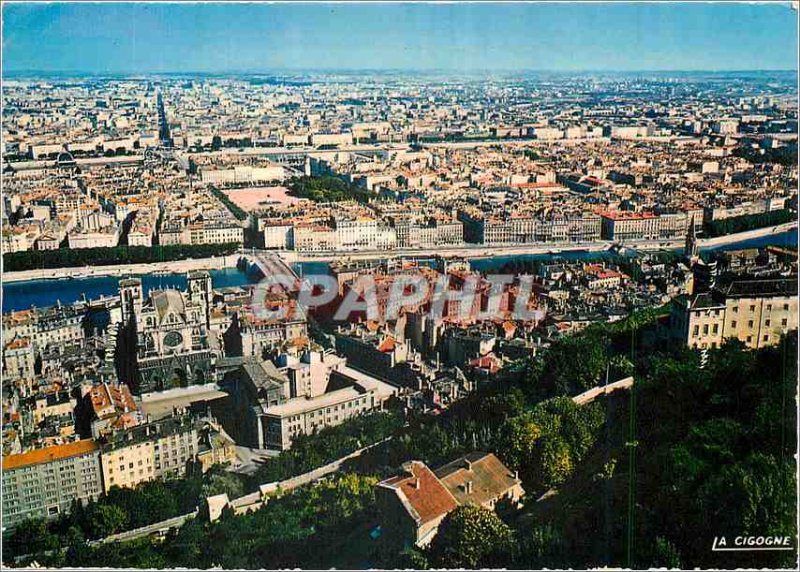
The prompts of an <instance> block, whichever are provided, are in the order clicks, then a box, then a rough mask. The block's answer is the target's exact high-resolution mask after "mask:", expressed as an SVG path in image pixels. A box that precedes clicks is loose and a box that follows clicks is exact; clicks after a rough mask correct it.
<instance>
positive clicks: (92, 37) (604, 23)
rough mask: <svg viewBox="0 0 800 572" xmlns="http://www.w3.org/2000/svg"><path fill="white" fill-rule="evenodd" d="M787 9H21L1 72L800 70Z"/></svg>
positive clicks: (7, 38)
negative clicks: (581, 32) (586, 30)
mask: <svg viewBox="0 0 800 572" xmlns="http://www.w3.org/2000/svg"><path fill="white" fill-rule="evenodd" d="M90 11H91V13H90ZM787 11H788V12H789V13H791V8H790V4H789V3H776V4H775V5H764V4H743V3H716V4H712V3H685V2H684V3H672V4H661V5H659V4H655V3H627V2H625V3H616V4H615V3H611V2H608V3H596V2H595V3H584V4H560V3H532V4H523V3H510V4H502V5H498V4H493V5H489V4H483V3H479V4H457V3H456V4H444V5H434V4H372V5H358V6H356V5H353V4H316V3H314V4H302V5H291V4H282V3H281V4H269V5H257V4H237V5H220V4H213V3H211V4H192V5H179V4H154V5H144V4H136V3H125V4H119V5H112V4H91V5H89V4H48V5H33V4H29V3H15V4H7V5H6V6H4V7H3V20H4V34H3V70H4V74H5V75H15V74H24V73H37V72H38V73H43V74H46V73H83V72H87V71H90V70H91V72H92V73H93V74H95V75H103V74H170V73H200V74H203V73H205V74H224V73H268V72H282V71H287V72H291V71H317V70H320V71H321V70H326V71H331V72H339V73H343V72H359V71H376V70H385V71H408V72H410V71H418V72H426V73H432V72H449V73H469V74H474V73H483V72H488V71H491V72H495V73H499V74H502V73H509V72H519V71H528V72H534V71H538V72H563V73H580V72H605V73H611V72H623V73H625V72H627V73H633V72H671V71H688V72H735V71H796V69H797V63H796V59H795V54H796V50H797V27H796V19H795V18H787V17H786V15H787ZM90 14H91V15H90ZM643 22H646V24H645V25H643ZM87 23H90V25H87ZM588 27H590V28H589V29H590V31H591V33H584V34H576V33H575V31H576V30H585V29H587V28H588ZM709 31H711V33H709ZM65 37H69V38H70V40H69V42H67V43H65V42H64V38H65ZM309 38H315V40H314V41H313V42H312V41H309ZM765 47H768V48H769V49H765ZM634 56H635V57H634Z"/></svg>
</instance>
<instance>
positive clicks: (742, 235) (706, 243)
mask: <svg viewBox="0 0 800 572" xmlns="http://www.w3.org/2000/svg"><path fill="white" fill-rule="evenodd" d="M796 228H797V221H796V220H795V221H792V222H787V223H783V224H779V225H776V226H769V227H766V228H756V229H753V230H747V231H745V232H737V233H736V234H726V235H724V236H716V237H714V238H701V239H699V240H698V241H697V245H698V246H699V247H700V248H717V247H720V246H725V245H728V244H735V243H737V242H742V241H744V240H750V239H752V238H763V237H766V236H770V235H773V234H782V233H784V232H788V231H790V230H793V229H796Z"/></svg>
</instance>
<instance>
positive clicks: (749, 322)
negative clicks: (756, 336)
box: [747, 320, 753, 328]
mask: <svg viewBox="0 0 800 572" xmlns="http://www.w3.org/2000/svg"><path fill="white" fill-rule="evenodd" d="M747 327H748V328H752V327H753V320H748V322H747Z"/></svg>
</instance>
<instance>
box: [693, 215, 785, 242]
mask: <svg viewBox="0 0 800 572" xmlns="http://www.w3.org/2000/svg"><path fill="white" fill-rule="evenodd" d="M795 217H796V215H794V214H792V211H790V210H789V209H780V210H776V211H770V212H765V213H759V214H751V215H742V216H734V217H729V218H723V219H720V220H714V221H710V222H708V223H706V224H705V225H704V232H705V234H706V236H708V237H714V236H725V235H726V234H734V233H737V232H745V231H748V230H754V229H757V228H766V227H769V226H775V225H778V224H783V223H787V222H790V221H793V220H796V218H795Z"/></svg>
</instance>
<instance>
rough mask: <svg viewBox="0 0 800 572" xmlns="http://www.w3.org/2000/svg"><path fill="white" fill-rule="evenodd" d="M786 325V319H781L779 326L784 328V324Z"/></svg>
mask: <svg viewBox="0 0 800 572" xmlns="http://www.w3.org/2000/svg"><path fill="white" fill-rule="evenodd" d="M788 323H789V322H788V321H787V319H786V318H784V319H782V320H781V326H785V325H786V324H788Z"/></svg>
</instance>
